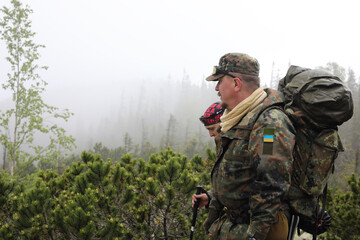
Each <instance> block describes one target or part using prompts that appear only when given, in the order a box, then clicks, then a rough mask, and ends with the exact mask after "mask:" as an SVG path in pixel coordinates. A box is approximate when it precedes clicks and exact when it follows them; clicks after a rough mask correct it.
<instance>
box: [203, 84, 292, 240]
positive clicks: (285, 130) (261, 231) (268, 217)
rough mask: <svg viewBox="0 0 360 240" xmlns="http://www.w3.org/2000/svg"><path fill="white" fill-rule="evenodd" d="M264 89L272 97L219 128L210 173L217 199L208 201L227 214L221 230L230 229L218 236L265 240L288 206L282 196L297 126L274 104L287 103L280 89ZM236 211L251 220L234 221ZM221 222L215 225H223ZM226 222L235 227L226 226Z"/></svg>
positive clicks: (290, 165) (288, 176)
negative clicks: (230, 124) (228, 126)
mask: <svg viewBox="0 0 360 240" xmlns="http://www.w3.org/2000/svg"><path fill="white" fill-rule="evenodd" d="M265 91H266V93H267V94H268V96H267V97H266V98H265V100H264V101H263V102H262V103H261V104H260V105H259V106H258V107H256V108H255V109H254V110H252V111H251V112H249V113H248V114H247V115H245V116H244V117H243V118H242V120H241V121H240V122H239V123H238V124H237V125H235V126H234V127H232V128H231V129H230V130H229V131H228V132H226V133H221V144H220V149H219V151H218V157H217V160H216V163H215V165H214V168H213V170H212V173H211V181H212V186H213V190H214V198H213V199H212V200H211V202H210V206H212V207H215V208H216V209H222V208H224V209H225V212H227V213H229V214H226V215H225V216H227V218H228V220H226V219H225V220H224V222H223V223H222V226H221V227H219V228H221V232H220V233H219V234H220V235H223V234H224V229H229V231H228V232H227V233H226V234H227V236H226V237H224V236H222V237H221V236H220V238H219V239H245V238H246V237H247V236H256V237H257V239H260V240H261V239H264V238H265V237H266V235H267V232H268V231H269V229H270V226H271V224H273V223H274V222H275V216H276V214H277V212H278V211H279V210H280V209H283V208H284V207H286V204H285V203H284V195H285V193H286V192H287V191H288V189H289V186H290V179H291V167H292V159H293V158H292V151H293V148H294V144H295V129H294V127H293V125H292V123H291V121H290V119H289V118H288V117H287V116H286V114H285V113H284V112H283V111H282V110H281V109H279V108H276V107H275V106H276V105H279V104H281V103H282V102H283V96H282V94H281V93H280V92H277V91H275V90H270V89H265ZM270 106H274V107H270ZM255 121H256V122H255ZM234 213H235V214H234ZM232 215H235V216H234V217H236V216H241V217H243V218H244V219H246V218H247V219H249V221H248V223H247V224H245V226H244V224H234V223H233V221H232V222H231V221H229V220H230V218H231V216H232ZM219 222H220V221H219ZM219 222H215V223H214V224H218V225H221V224H219ZM226 224H229V225H231V226H229V227H228V228H227V227H226V226H225V225H226ZM234 225H239V228H238V229H237V230H236V226H234ZM240 225H241V226H240ZM225 232H226V231H225Z"/></svg>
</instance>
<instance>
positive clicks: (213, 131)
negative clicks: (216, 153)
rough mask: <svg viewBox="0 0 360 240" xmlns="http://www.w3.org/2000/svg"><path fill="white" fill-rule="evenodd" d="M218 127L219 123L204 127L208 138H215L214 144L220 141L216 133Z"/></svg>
mask: <svg viewBox="0 0 360 240" xmlns="http://www.w3.org/2000/svg"><path fill="white" fill-rule="evenodd" d="M219 125H220V123H216V124H213V125H209V126H205V128H206V129H207V130H208V131H209V135H210V137H215V141H216V142H218V141H219V140H220V134H219V133H218V132H217V131H216V129H217V128H218V127H219Z"/></svg>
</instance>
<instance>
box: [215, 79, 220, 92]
mask: <svg viewBox="0 0 360 240" xmlns="http://www.w3.org/2000/svg"><path fill="white" fill-rule="evenodd" d="M215 91H219V81H218V82H217V84H216V86H215Z"/></svg>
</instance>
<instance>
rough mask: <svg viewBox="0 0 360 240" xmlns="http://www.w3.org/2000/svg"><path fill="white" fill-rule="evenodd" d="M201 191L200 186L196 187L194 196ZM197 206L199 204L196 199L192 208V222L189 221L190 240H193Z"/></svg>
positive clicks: (198, 200)
mask: <svg viewBox="0 0 360 240" xmlns="http://www.w3.org/2000/svg"><path fill="white" fill-rule="evenodd" d="M202 190H203V187H201V186H197V187H196V193H195V194H196V195H199V194H200V193H201V192H202ZM199 204H200V199H196V202H195V204H194V208H193V218H192V221H191V228H190V230H191V232H190V240H192V239H193V235H194V229H195V223H196V217H197V212H198V207H199Z"/></svg>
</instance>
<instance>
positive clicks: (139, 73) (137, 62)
mask: <svg viewBox="0 0 360 240" xmlns="http://www.w3.org/2000/svg"><path fill="white" fill-rule="evenodd" d="M9 2H10V1H9V0H1V1H0V3H1V4H0V6H3V5H4V4H5V5H9ZM23 2H24V3H26V4H28V5H29V6H30V8H31V9H33V11H34V13H33V14H32V15H31V16H30V18H31V19H32V22H33V26H32V30H33V31H34V32H36V33H37V35H36V43H38V44H44V45H45V46H46V48H45V49H42V50H41V64H42V65H46V66H49V70H48V71H46V72H42V73H40V74H41V76H42V78H43V79H44V80H45V81H47V82H48V83H49V85H48V87H47V93H46V94H47V95H46V98H47V99H48V100H49V101H50V104H52V105H55V106H58V107H60V108H69V109H70V110H71V111H72V112H74V113H75V115H77V116H83V117H95V116H97V115H99V114H100V115H101V114H106V113H109V112H111V111H112V108H113V107H114V106H115V104H114V102H116V101H118V99H119V96H120V95H121V93H122V92H124V91H125V92H136V91H138V88H139V86H140V84H142V83H144V82H145V83H146V84H145V85H148V87H149V88H148V90H149V91H151V87H152V85H153V83H154V82H158V81H161V80H168V79H170V80H173V81H181V79H182V78H183V77H184V74H186V75H188V76H189V79H190V81H191V82H193V83H194V84H199V85H200V84H201V82H202V81H204V77H206V76H207V75H209V74H210V73H211V71H212V67H213V66H214V65H217V63H218V61H219V58H220V57H221V56H222V55H223V54H225V53H228V52H245V53H248V54H250V55H252V56H254V57H256V58H257V59H258V60H259V62H260V66H261V69H260V77H261V79H262V81H268V80H269V78H270V75H271V69H272V64H273V62H274V63H275V68H277V69H280V72H279V74H280V75H281V76H282V75H284V74H285V73H286V70H287V67H288V64H289V63H291V64H294V65H300V66H304V67H316V66H324V65H326V63H327V62H329V61H334V62H337V63H339V64H340V65H341V66H343V67H345V68H348V67H351V68H353V69H354V70H355V73H356V75H357V76H358V75H359V74H360V65H359V59H360V50H359V46H358V45H359V43H360V34H359V31H358V23H359V22H360V14H359V13H358V11H359V8H358V5H357V1H355V0H353V1H346V0H343V1H331V0H330V1H329V0H327V1H323V0H312V1H308V0H305V1H289V0H282V1H278V0H274V1H268V0H258V1H257V0H254V1H241V0H222V1H215V0H181V1H180V0H170V1H169V0H167V1H165V0H151V1H149V0H131V1H130V0H128V1H123V0H101V1H100V0H26V1H23ZM5 55H6V50H5V47H4V44H3V42H1V43H0V80H1V83H3V82H4V81H5V79H6V72H7V71H8V65H7V63H6V62H5V60H4V57H5ZM209 94H213V95H214V99H216V98H217V97H216V94H215V91H212V92H210V93H209ZM8 97H9V96H8V95H6V94H4V93H3V90H2V89H1V96H0V100H1V101H6V98H8ZM206 104H207V103H206ZM94 109H96V110H99V111H95V110H94ZM75 119H76V118H75ZM76 121H78V124H81V123H82V122H83V120H81V119H80V118H78V119H77V120H76Z"/></svg>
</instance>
